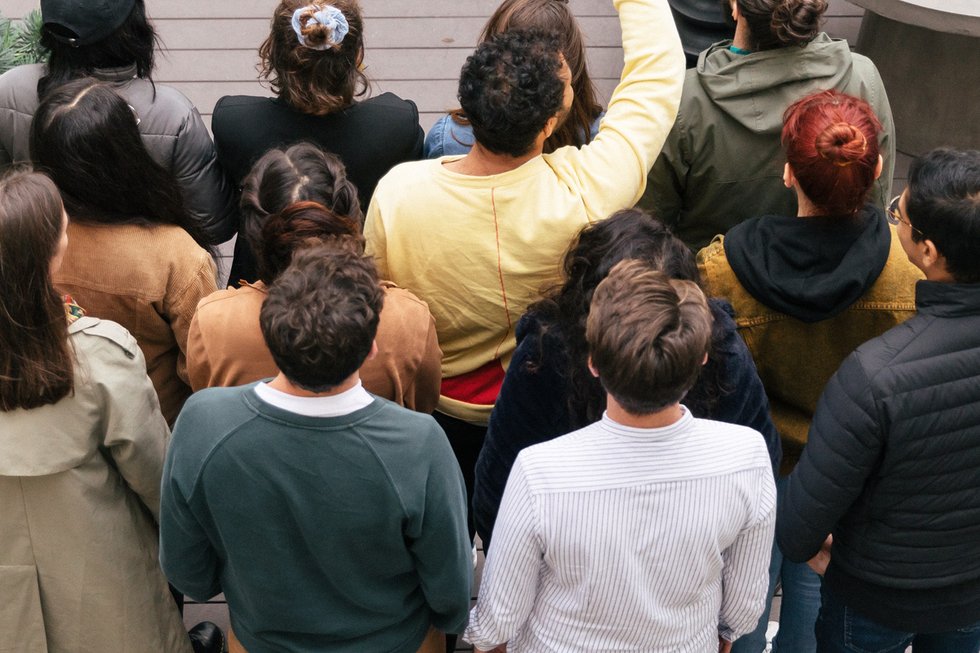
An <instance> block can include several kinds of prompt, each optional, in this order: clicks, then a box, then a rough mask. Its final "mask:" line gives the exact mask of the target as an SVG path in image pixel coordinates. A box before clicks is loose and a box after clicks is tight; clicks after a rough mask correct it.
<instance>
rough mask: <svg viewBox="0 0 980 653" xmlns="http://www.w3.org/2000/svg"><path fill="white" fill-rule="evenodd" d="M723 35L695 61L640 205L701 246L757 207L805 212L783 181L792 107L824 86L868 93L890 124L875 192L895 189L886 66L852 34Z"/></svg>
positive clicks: (882, 198)
mask: <svg viewBox="0 0 980 653" xmlns="http://www.w3.org/2000/svg"><path fill="white" fill-rule="evenodd" d="M730 44H731V41H722V42H720V43H716V44H714V45H712V46H711V47H709V48H708V49H707V50H705V51H704V52H702V53H701V57H700V58H699V60H698V65H697V67H696V68H692V69H690V70H688V71H687V76H686V78H685V79H684V91H683V95H682V96H681V106H680V110H679V112H678V114H677V119H676V121H675V122H674V126H673V128H672V129H671V131H670V135H669V136H668V137H667V142H666V143H665V144H664V147H663V150H662V151H661V153H660V156H659V157H658V158H657V161H656V163H655V164H654V166H653V170H651V171H650V175H649V177H648V183H647V189H646V192H645V193H644V195H643V197H642V199H641V200H640V202H639V205H640V206H642V207H643V208H645V209H648V210H650V211H652V212H653V213H654V215H656V216H657V217H659V218H660V219H661V220H663V221H664V222H665V223H667V224H668V225H669V226H670V227H671V228H672V229H673V231H674V233H675V234H676V235H677V236H678V237H679V238H680V239H681V240H683V241H684V242H685V243H687V244H688V245H689V246H691V247H692V248H694V249H695V250H697V249H700V248H702V247H704V246H706V245H707V244H708V243H709V242H710V241H711V239H712V238H714V237H715V236H716V235H717V234H724V233H725V232H727V231H728V230H729V229H730V228H731V227H733V226H735V225H736V224H738V223H739V222H742V221H743V220H746V219H748V218H751V217H754V216H757V215H796V195H795V194H794V193H793V192H792V191H790V190H788V189H787V188H785V187H784V186H783V181H782V178H783V165H784V164H785V163H786V157H785V155H784V153H783V150H782V146H781V145H780V134H781V132H782V128H783V112H785V110H786V108H787V107H789V105H790V104H792V103H793V102H795V101H796V100H798V99H800V98H802V97H804V96H806V95H809V94H811V93H814V92H816V91H821V90H827V89H837V90H838V91H841V92H843V93H847V94H849V95H855V96H858V97H861V98H864V99H865V100H867V102H868V103H869V104H870V105H871V108H872V109H874V111H875V113H876V114H877V116H878V118H879V120H880V121H881V124H882V127H883V129H882V132H881V135H880V137H879V139H878V140H879V147H880V153H881V155H882V157H883V158H884V161H885V165H884V169H883V171H882V174H881V178H880V179H879V180H878V181H877V182H875V185H874V188H873V189H872V195H871V198H870V201H872V202H874V203H875V204H877V205H878V206H883V205H884V203H885V202H887V201H888V200H889V199H890V193H891V184H892V174H893V172H894V168H895V125H894V122H893V121H892V112H891V107H890V106H889V104H888V96H887V95H886V94H885V87H884V85H883V84H882V81H881V77H880V76H879V75H878V69H877V68H875V65H874V64H873V63H872V62H871V60H870V59H868V58H867V57H863V56H861V55H859V54H853V53H852V52H851V51H850V49H849V48H848V45H847V42H846V41H838V40H834V39H831V38H830V37H829V36H827V35H826V34H823V33H821V34H820V35H818V36H817V38H815V39H814V40H813V41H812V42H810V43H809V44H808V45H807V46H806V47H803V48H800V47H797V46H790V47H786V48H780V49H778V50H767V51H764V52H754V53H752V54H748V55H739V54H735V53H733V52H731V51H729V49H728V46H729V45H730Z"/></svg>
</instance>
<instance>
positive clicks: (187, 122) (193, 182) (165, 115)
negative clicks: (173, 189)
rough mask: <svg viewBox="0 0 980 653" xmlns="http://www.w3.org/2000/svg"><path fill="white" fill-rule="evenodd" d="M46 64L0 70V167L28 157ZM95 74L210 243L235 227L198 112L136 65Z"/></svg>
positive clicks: (230, 196)
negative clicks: (125, 108) (132, 115)
mask: <svg viewBox="0 0 980 653" xmlns="http://www.w3.org/2000/svg"><path fill="white" fill-rule="evenodd" d="M44 70H45V67H44V64H30V65H27V66H18V67H17V68H13V69H12V70H9V71H7V72H6V73H4V74H3V75H0V170H2V169H3V168H4V167H6V166H8V165H10V164H12V163H20V162H24V161H29V160H30V151H29V141H30V134H31V120H32V119H33V117H34V112H35V111H37V107H38V104H39V103H38V98H37V82H38V80H39V79H40V78H41V76H42V75H44ZM93 76H94V77H96V78H98V79H100V80H102V81H104V82H109V83H110V84H112V87H113V90H115V91H116V92H117V93H118V94H119V95H120V96H121V97H122V98H123V99H124V100H126V102H128V103H129V105H130V106H131V107H132V108H133V111H135V112H136V115H137V116H138V117H139V130H140V136H142V137H143V144H144V145H146V149H147V151H148V152H149V153H150V156H151V157H153V160H154V161H156V162H157V163H158V164H160V165H161V166H163V167H164V168H165V169H167V170H169V171H170V172H171V173H172V174H173V175H174V176H175V177H176V178H177V182H178V183H179V184H180V188H181V190H182V191H183V196H184V204H185V205H186V206H187V210H188V211H189V212H190V214H191V216H192V217H193V218H194V219H195V220H197V221H198V222H199V223H200V225H201V227H202V228H203V229H204V232H205V233H206V234H207V236H208V241H209V242H210V243H211V244H212V245H217V244H219V243H223V242H225V241H226V240H228V239H229V238H231V237H232V236H233V235H235V232H236V231H237V230H238V210H237V207H236V204H235V202H236V197H235V193H234V187H233V186H232V185H231V184H230V183H229V182H228V180H227V179H226V178H225V174H224V172H223V171H222V169H221V166H220V165H219V164H218V160H217V155H216V154H215V152H214V143H213V142H212V141H211V135H210V134H209V133H208V128H207V126H206V125H205V124H204V121H203V120H202V119H201V114H200V113H198V111H197V109H196V108H195V107H194V105H193V104H191V101H190V100H188V99H187V98H186V97H184V96H183V95H182V94H181V93H180V91H178V90H177V89H175V88H171V87H169V86H164V85H163V84H154V83H153V82H151V81H150V80H148V79H142V78H139V77H136V64H133V65H131V66H124V67H122V68H100V69H97V70H96V71H95V72H94V73H93Z"/></svg>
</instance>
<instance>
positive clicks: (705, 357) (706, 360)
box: [701, 352, 708, 367]
mask: <svg viewBox="0 0 980 653" xmlns="http://www.w3.org/2000/svg"><path fill="white" fill-rule="evenodd" d="M707 364H708V352H704V360H703V361H701V367H704V366H705V365H707Z"/></svg>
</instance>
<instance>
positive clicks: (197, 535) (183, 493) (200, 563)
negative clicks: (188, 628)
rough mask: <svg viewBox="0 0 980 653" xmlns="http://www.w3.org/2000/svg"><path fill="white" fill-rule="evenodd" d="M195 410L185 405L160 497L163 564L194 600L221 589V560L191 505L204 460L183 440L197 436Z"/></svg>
mask: <svg viewBox="0 0 980 653" xmlns="http://www.w3.org/2000/svg"><path fill="white" fill-rule="evenodd" d="M192 412H193V411H188V410H186V409H185V411H184V413H182V414H181V416H180V417H179V418H178V419H177V424H176V425H175V426H174V437H173V441H172V443H171V446H170V450H169V451H167V458H166V463H165V464H164V468H163V481H162V484H161V499H160V565H161V566H162V567H163V572H164V574H166V576H167V579H168V580H169V581H170V583H171V584H172V585H173V586H174V587H176V588H177V589H178V590H180V591H181V592H183V593H184V594H186V595H187V596H190V597H191V598H192V599H194V600H195V601H206V600H208V599H210V598H211V597H212V596H214V595H215V594H218V593H219V592H221V582H220V577H219V569H220V560H219V558H218V554H217V552H216V551H215V550H214V547H213V546H212V544H211V540H210V539H209V538H208V536H207V533H206V532H205V530H204V527H203V526H202V524H201V523H200V521H199V519H198V517H197V515H196V514H195V513H194V510H193V508H192V505H191V497H192V495H193V492H194V479H196V478H197V477H198V473H197V472H198V470H199V469H200V467H201V465H202V464H203V461H202V460H201V459H200V455H199V452H197V451H194V450H193V448H192V447H186V446H184V444H183V440H184V439H186V438H194V437H195V436H196V435H199V434H198V433H195V432H194V421H195V420H194V419H193V417H192Z"/></svg>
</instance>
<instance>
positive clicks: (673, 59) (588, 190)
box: [545, 0, 685, 220]
mask: <svg viewBox="0 0 980 653" xmlns="http://www.w3.org/2000/svg"><path fill="white" fill-rule="evenodd" d="M614 4H615V5H616V7H617V9H618V11H619V17H620V24H621V26H622V33H623V53H624V57H625V62H624V67H623V75H622V78H621V79H620V82H619V85H618V86H617V87H616V90H615V91H613V95H612V98H611V99H610V101H609V107H608V109H607V110H606V115H605V117H604V118H603V120H602V123H601V125H600V127H599V133H598V134H597V135H596V137H595V140H593V141H592V142H591V143H589V144H588V145H586V146H584V147H582V148H575V147H573V146H568V147H563V148H560V149H558V150H557V151H556V152H554V153H552V154H549V155H545V156H546V157H547V159H548V161H549V163H550V165H551V166H552V167H553V168H554V170H555V172H556V173H557V174H558V176H559V177H562V178H564V179H565V180H566V181H567V183H568V184H569V185H570V186H573V187H577V188H578V192H579V193H580V194H581V196H582V200H583V202H584V203H585V206H586V210H587V211H588V214H589V216H590V218H591V219H592V220H602V219H605V218H606V217H608V216H609V214H611V213H613V212H614V211H618V210H620V209H623V208H627V207H631V206H633V205H634V204H635V203H636V202H637V200H639V199H640V197H641V196H642V194H643V190H644V188H645V187H646V180H647V173H648V172H649V171H650V168H651V167H652V166H653V163H654V160H655V159H656V157H657V155H658V154H659V153H660V150H661V148H662V147H663V144H664V140H665V139H666V137H667V134H668V132H669V131H670V128H671V126H672V125H673V124H674V118H675V117H676V115H677V108H678V105H679V104H680V98H681V88H682V86H683V82H684V65H685V62H684V53H683V50H682V48H681V44H680V38H679V37H678V35H677V29H676V28H675V26H674V19H673V16H672V15H671V13H670V8H669V7H668V5H667V0H615V2H614Z"/></svg>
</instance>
